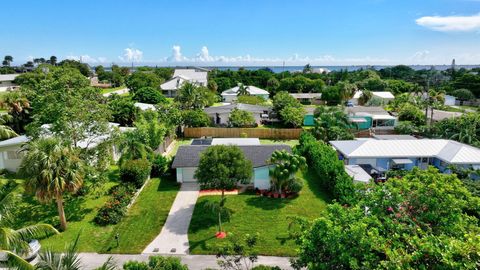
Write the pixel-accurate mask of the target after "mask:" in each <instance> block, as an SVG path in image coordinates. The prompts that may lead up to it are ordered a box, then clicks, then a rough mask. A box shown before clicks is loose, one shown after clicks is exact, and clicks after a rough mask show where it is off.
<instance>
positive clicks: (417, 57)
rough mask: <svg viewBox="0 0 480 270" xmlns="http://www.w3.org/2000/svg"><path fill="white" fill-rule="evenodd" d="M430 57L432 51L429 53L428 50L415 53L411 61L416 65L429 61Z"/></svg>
mask: <svg viewBox="0 0 480 270" xmlns="http://www.w3.org/2000/svg"><path fill="white" fill-rule="evenodd" d="M429 55H430V51H428V50H424V51H418V52H416V53H414V54H413V56H412V57H410V60H412V61H413V62H415V63H416V62H424V61H426V60H428V58H429Z"/></svg>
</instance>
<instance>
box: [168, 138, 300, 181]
mask: <svg viewBox="0 0 480 270" xmlns="http://www.w3.org/2000/svg"><path fill="white" fill-rule="evenodd" d="M215 140H217V139H213V140H212V142H214V141H215ZM225 140H226V141H224V142H222V143H223V144H230V145H238V147H239V148H240V149H241V150H242V151H243V153H244V155H245V157H246V158H247V159H248V160H250V161H252V164H253V177H252V183H253V186H254V187H255V188H258V189H269V188H270V176H269V168H270V167H271V165H270V164H269V163H268V160H269V159H270V157H271V156H272V153H273V152H274V151H276V150H286V151H288V152H290V153H291V152H292V149H291V147H290V146H288V145H280V144H279V145H275V144H271V145H258V144H255V145H244V144H243V143H244V142H243V141H242V139H237V138H232V139H225ZM227 140H228V141H227ZM247 140H248V139H247ZM206 144H208V142H207V143H206ZM212 144H213V143H212ZM208 147H210V145H205V144H200V145H182V146H180V147H179V148H178V151H177V154H176V155H175V159H174V160H173V163H172V168H175V169H176V171H177V173H176V175H177V182H179V183H188V182H196V181H197V180H196V179H195V171H196V170H197V167H198V164H199V162H200V155H201V153H202V152H203V151H205V150H206V149H207V148H208Z"/></svg>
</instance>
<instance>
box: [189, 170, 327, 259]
mask: <svg viewBox="0 0 480 270" xmlns="http://www.w3.org/2000/svg"><path fill="white" fill-rule="evenodd" d="M298 176H299V177H302V178H303V179H304V181H305V182H304V183H305V186H304V187H303V190H302V191H301V192H300V194H299V196H298V197H296V198H292V199H273V198H265V197H260V196H256V195H254V194H251V193H250V194H240V195H232V196H229V197H228V199H227V203H226V205H227V207H228V208H230V209H231V210H232V211H233V214H232V216H231V219H230V221H229V222H226V223H225V224H224V228H225V230H226V231H227V233H229V234H235V235H240V236H242V235H244V234H247V233H248V234H255V233H258V234H259V236H260V239H259V241H258V245H257V247H256V248H257V251H258V252H259V254H262V255H275V256H295V255H296V254H295V249H296V244H295V243H294V241H293V240H292V239H290V238H289V233H288V224H289V220H288V217H290V216H300V217H305V218H307V219H310V220H313V219H315V218H317V217H319V216H321V215H322V213H323V211H324V210H325V209H326V206H327V203H328V202H329V201H330V199H329V198H328V196H327V194H325V193H324V192H323V190H322V188H321V187H320V184H319V181H318V179H316V177H315V174H314V173H312V172H310V171H307V172H305V173H299V174H298ZM219 198H220V197H219V196H205V197H200V198H199V200H198V202H197V205H196V206H195V211H194V213H193V217H192V222H191V224H190V228H189V240H190V251H191V253H192V254H215V249H216V246H217V245H219V244H222V243H223V242H224V241H227V240H225V239H222V240H220V239H216V238H215V237H214V234H215V232H216V230H217V227H216V226H217V220H216V217H215V216H214V215H213V214H212V212H211V211H210V210H208V209H207V208H206V207H205V205H206V203H207V202H209V201H215V200H219ZM227 239H228V237H227Z"/></svg>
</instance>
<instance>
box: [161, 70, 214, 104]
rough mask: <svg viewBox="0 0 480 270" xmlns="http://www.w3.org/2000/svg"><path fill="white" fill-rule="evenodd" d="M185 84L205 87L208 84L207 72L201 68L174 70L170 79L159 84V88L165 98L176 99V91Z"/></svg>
mask: <svg viewBox="0 0 480 270" xmlns="http://www.w3.org/2000/svg"><path fill="white" fill-rule="evenodd" d="M186 82H189V83H192V84H196V85H199V86H205V87H206V86H207V83H208V70H206V69H203V68H181V69H175V71H174V72H173V77H172V79H170V80H168V81H166V82H165V83H163V84H161V85H160V88H161V89H162V93H163V94H164V95H165V96H166V97H176V96H177V92H178V90H179V89H180V88H181V87H182V85H183V84H185V83H186Z"/></svg>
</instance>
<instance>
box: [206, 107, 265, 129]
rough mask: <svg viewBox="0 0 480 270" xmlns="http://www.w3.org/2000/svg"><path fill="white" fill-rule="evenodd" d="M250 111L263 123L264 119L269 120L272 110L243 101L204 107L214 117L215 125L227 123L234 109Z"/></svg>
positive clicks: (256, 120) (259, 122)
mask: <svg viewBox="0 0 480 270" xmlns="http://www.w3.org/2000/svg"><path fill="white" fill-rule="evenodd" d="M234 109H238V110H242V111H248V112H251V113H252V114H253V117H254V118H255V122H256V123H257V124H261V123H262V121H263V120H268V119H269V115H270V113H271V111H272V108H271V107H268V106H260V105H250V104H243V103H234V104H229V105H222V106H213V107H208V108H205V109H203V110H204V111H205V112H206V113H207V114H208V116H209V117H210V118H211V119H212V123H213V124H215V125H227V124H228V119H229V117H230V113H231V112H232V111H233V110H234Z"/></svg>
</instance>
